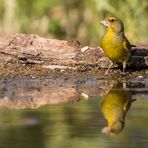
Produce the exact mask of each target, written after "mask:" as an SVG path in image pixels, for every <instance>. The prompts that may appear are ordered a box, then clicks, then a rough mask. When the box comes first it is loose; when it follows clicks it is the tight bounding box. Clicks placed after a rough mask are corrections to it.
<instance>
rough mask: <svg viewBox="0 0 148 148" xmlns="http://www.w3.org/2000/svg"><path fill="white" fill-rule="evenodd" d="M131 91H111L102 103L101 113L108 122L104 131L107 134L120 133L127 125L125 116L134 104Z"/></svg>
mask: <svg viewBox="0 0 148 148" xmlns="http://www.w3.org/2000/svg"><path fill="white" fill-rule="evenodd" d="M133 101H135V100H134V99H132V96H131V94H130V92H129V91H125V90H122V89H111V90H110V92H109V93H108V94H107V95H106V96H105V97H104V99H103V101H102V103H101V111H102V113H103V115H104V117H105V119H106V120H107V126H105V127H104V128H103V129H102V132H103V133H106V134H118V133H120V132H121V131H122V130H123V128H124V124H125V116H126V113H127V111H128V110H129V108H130V106H131V104H132V102H133Z"/></svg>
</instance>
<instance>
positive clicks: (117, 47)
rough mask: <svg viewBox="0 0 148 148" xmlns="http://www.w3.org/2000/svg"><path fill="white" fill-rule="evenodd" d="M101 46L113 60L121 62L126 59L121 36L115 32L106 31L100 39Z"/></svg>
mask: <svg viewBox="0 0 148 148" xmlns="http://www.w3.org/2000/svg"><path fill="white" fill-rule="evenodd" d="M101 47H102V48H103V50H104V53H105V55H106V56H107V57H108V58H109V59H111V60H112V61H115V62H123V61H124V59H126V58H127V59H128V57H126V56H127V51H126V50H125V49H124V47H123V38H122V37H117V36H116V34H114V33H111V32H107V33H106V34H105V36H104V37H103V38H102V40H101Z"/></svg>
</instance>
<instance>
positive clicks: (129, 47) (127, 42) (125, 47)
mask: <svg viewBox="0 0 148 148" xmlns="http://www.w3.org/2000/svg"><path fill="white" fill-rule="evenodd" d="M123 47H124V49H125V50H126V51H128V52H129V51H130V49H131V45H130V43H129V41H128V40H127V38H126V37H125V38H124V40H123Z"/></svg>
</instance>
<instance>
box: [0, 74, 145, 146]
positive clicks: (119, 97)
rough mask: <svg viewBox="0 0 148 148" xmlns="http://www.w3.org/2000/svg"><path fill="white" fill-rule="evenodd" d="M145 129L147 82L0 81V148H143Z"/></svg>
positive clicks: (13, 79)
mask: <svg viewBox="0 0 148 148" xmlns="http://www.w3.org/2000/svg"><path fill="white" fill-rule="evenodd" d="M107 121H108V122H107ZM147 123H148V78H142V77H138V78H133V79H130V80H128V81H125V80H124V81H120V82H118V81H115V80H110V81H109V80H99V79H97V78H94V77H89V78H82V79H80V78H74V77H71V78H69V79H67V78H56V77H55V78H53V77H52V78H43V79H41V78H40V79H36V78H27V77H24V78H20V77H16V78H1V79H0V148H20V147H21V148H83V147H84V148H98V147H101V148H106V147H109V148H118V147H120V148H125V147H128V148H135V147H137V148H139V147H141V148H146V147H147V144H148V126H147Z"/></svg>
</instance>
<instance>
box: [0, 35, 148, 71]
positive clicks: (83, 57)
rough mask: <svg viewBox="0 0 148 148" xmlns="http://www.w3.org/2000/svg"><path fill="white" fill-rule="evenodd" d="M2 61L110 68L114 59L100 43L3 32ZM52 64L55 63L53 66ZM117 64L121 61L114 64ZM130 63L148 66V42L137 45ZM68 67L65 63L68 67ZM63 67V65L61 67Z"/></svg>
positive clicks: (0, 56)
mask: <svg viewBox="0 0 148 148" xmlns="http://www.w3.org/2000/svg"><path fill="white" fill-rule="evenodd" d="M0 62H1V64H2V63H5V64H6V63H13V64H15V63H23V64H38V65H41V66H42V68H50V67H52V69H54V65H55V69H56V68H57V65H61V66H67V67H75V68H76V67H77V66H81V65H83V66H88V65H89V66H92V67H94V66H97V67H98V68H107V67H108V65H109V63H110V61H109V59H108V58H107V57H105V56H104V54H103V51H102V49H101V48H100V47H94V48H92V47H88V46H86V47H81V45H80V43H79V42H78V41H65V40H57V39H48V38H43V37H40V36H38V35H24V34H13V35H1V36H0ZM50 65H52V66H50ZM114 66H115V67H117V65H114ZM128 66H129V67H132V68H133V67H137V68H146V67H148V45H145V46H144V45H143V46H133V47H132V56H131V60H130V61H129V63H128ZM67 67H61V69H62V68H67ZM58 68H60V66H59V67H58Z"/></svg>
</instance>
